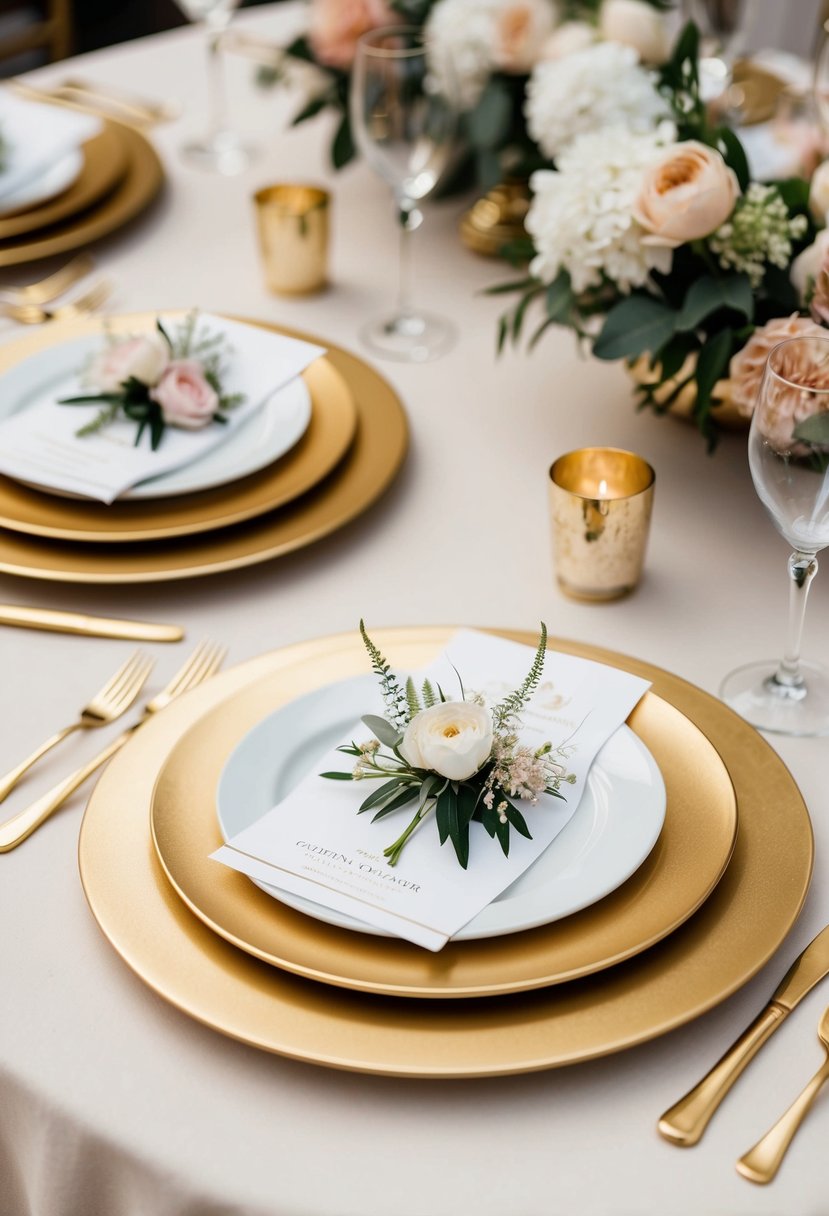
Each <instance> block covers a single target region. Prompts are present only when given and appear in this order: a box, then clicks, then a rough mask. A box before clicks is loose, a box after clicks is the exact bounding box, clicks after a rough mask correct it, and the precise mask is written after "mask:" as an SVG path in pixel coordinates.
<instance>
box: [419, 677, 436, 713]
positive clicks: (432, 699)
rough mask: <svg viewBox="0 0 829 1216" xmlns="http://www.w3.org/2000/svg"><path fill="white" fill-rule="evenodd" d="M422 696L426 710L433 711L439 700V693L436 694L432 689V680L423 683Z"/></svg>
mask: <svg viewBox="0 0 829 1216" xmlns="http://www.w3.org/2000/svg"><path fill="white" fill-rule="evenodd" d="M421 695H422V697H423V705H424V707H425V708H426V709H431V708H432V706H433V705H435V704H436V703H437V699H438V698H437V693H436V692H435V690H434V688H433V687H432V683H431V680H424V681H423V688H422V690H421Z"/></svg>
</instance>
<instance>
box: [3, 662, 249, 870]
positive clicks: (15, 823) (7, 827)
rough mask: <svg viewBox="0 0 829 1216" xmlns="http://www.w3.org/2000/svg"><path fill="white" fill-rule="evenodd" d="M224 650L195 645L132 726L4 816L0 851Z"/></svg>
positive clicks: (207, 672)
mask: <svg viewBox="0 0 829 1216" xmlns="http://www.w3.org/2000/svg"><path fill="white" fill-rule="evenodd" d="M226 653H227V651H226V650H224V649H223V648H222V647H220V646H216V645H214V644H213V643H210V642H202V643H201V644H200V645H199V646H197V647H196V649H195V651H194V652H193V654H191V656H190V658H189V659H188V660H187V662H186V663H185V664H184V666H183V667H182V668H181V669H180V670H179V671H177V672H176V674H175V675H174V676H173V678H172V680H170V682H169V684H167V686H166V687H165V688H163V689H162V690H161V692H159V693H157V694H156V695H155V696H154V697H153V698H152V700H150V701H148V702H147V703H146V705H145V706H144V709H143V711H142V714H141V717H140V718H139V719H138V721H137V722H133V724H132V726H129V727H127V729H126V730H125V731H123V732H122V733H121V734H120V735H119V736H118V738H117V739H113V741H112V742H111V743H109V744H107V746H106V747H105V748H104V749H103V751H101V752H99V753H98V755H97V756H94V757H93V758H92V759H91V760H90V761H88V762H87V763H86V764H84V765H83V766H82V767H81V768H79V769H77V770H76V771H75V772H74V773H71V774H70V776H68V777H66V778H65V779H64V780H63V781H61V782H59V783H58V785H56V786H54V788H53V789H51V790H49V791H48V793H46V794H44V795H43V797H42V798H38V799H37V800H36V801H35V802H33V803H31V805H30V806H27V807H26V808H25V810H22V811H21V812H20V813H19V814H18V815H15V816H14V818H13V819H8V820H7V821H6V822H5V823H2V824H0V853H8V852H9V851H10V850H11V849H14V848H16V847H17V845H19V844H21V843H22V842H23V841H24V840H25V839H26V837H27V836H31V834H32V832H33V831H34V830H35V828H38V827H40V825H41V823H43V821H44V820H45V819H48V818H49V816H50V815H51V814H53V813H54V812H55V811H56V810H57V809H58V807H60V806H63V804H64V802H65V801H66V800H67V798H68V797H69V796H70V794H73V793H74V792H75V790H76V789H78V787H79V786H81V785H83V783H84V781H86V779H87V778H88V777H91V776H92V774H93V773H94V772H95V771H96V770H97V769H99V768H100V767H101V765H102V764H106V762H107V760H109V759H110V757H111V756H114V755H115V753H116V752H117V751H118V750H119V748H122V747H123V746H124V744H125V743H126V742H127V740H128V739H129V738H131V737H132V734H133V732H134V731H136V730H137V729H138V728H139V726H141V725H143V723H144V722H146V721H147V719H148V718H150V717H152V715H153V714H155V713H158V711H159V710H161V709H166V708H167V706H168V705H169V704H170V702H171V701H173V700H175V698H176V697H180V696H181V694H182V693H185V692H189V691H190V689H191V688H195V687H196V686H197V685H198V684H203V683H204V681H205V680H207V679H209V678H210V676H212V675H214V674H215V673H216V672H217V671H218V670H219V668H220V667H221V665H222V663H223V662H224V658H225V655H226Z"/></svg>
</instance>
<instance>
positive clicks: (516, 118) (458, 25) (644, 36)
mask: <svg viewBox="0 0 829 1216" xmlns="http://www.w3.org/2000/svg"><path fill="white" fill-rule="evenodd" d="M670 4H671V0H561V2H560V0H310V2H309V4H308V6H307V14H308V16H307V28H306V31H305V32H304V33H303V34H301V35H300V36H299V37H298V38H296V39H295V40H294V41H293V42H292V43H291V44H290V45H289V46H287V47H286V48H285V50H284V53H283V55H282V59H281V63H280V65H279V66H278V67H275V68H269V69H265V70H263V71H262V72H260V81H261V82H262V83H263V84H266V83H267V84H274V83H279V82H284V83H286V84H288V85H292V86H293V87H294V88H296V89H298V90H300V91H301V92H303V93H304V94H305V103H304V104H303V106H302V108H301V109H300V110H299V112H298V113H297V115H296V117H295V118H294V125H297V124H298V123H301V122H305V121H306V120H307V119H309V118H313V117H315V116H316V115H317V114H319V113H320V111H322V110H325V109H329V108H331V109H334V110H335V111H337V112H338V114H339V125H338V127H337V131H336V134H335V136H334V141H333V144H332V147H331V159H332V162H333V164H334V167H335V168H338V169H339V168H341V167H342V166H343V165H346V164H347V163H348V162H349V161H350V160H351V159H352V158H353V157H354V155H355V154H356V149H355V145H354V140H353V138H352V132H351V126H350V121H349V114H348V91H349V84H350V78H351V68H352V65H353V62H354V55H355V52H356V47H357V42H358V40H359V38H360V37H361V36H362V35H363V34H366V33H369V32H370V31H371V30H373V29H377V28H379V27H381V26H385V25H401V24H405V25H414V26H419V27H422V28H423V36H424V40H425V41H426V43H427V45H428V47H429V48H430V52H431V58H432V67H433V70H434V72H435V76H436V78H437V79H438V80H440V81H441V82H442V85H443V91H444V92H445V93H446V95H447V96H456V97H457V99H458V105H459V108H460V110H461V111H462V120H461V142H462V144H463V146H464V149H465V155H464V156H463V157H462V158H461V161H460V162H459V164H458V167H457V169H456V171H455V175H454V176H455V178H456V180H457V182H458V184H461V185H467V184H469V181H470V179H471V180H473V181H474V182H476V183H477V185H478V186H479V187H480V188H481V189H483V190H487V189H489V188H490V187H492V186H494V185H496V184H497V183H498V182H499V181H500V180H502V178H503V176H504V175H505V174H509V175H510V176H512V177H519V178H520V177H525V176H527V175H528V174H529V173H530V172H531V171H532V170H533V169H534V168H536V167H538V166H539V165H540V164H543V163H544V161H545V159H546V157H545V156H544V155H542V154H540V153H539V150H538V147H537V136H536V134H535V131H534V127H535V126H536V125H537V124H536V122H535V118H534V116H533V113H532V105H533V103H532V94H533V91H535V90H536V85H535V84H534V83H533V78H534V77H535V75H536V71H537V72H538V75H539V76H540V77H542V78H543V77H544V76H545V68H549V67H550V65H551V64H553V63H556V62H558V61H560V60H562V59H564V58H565V57H566V56H568V55H570V54H571V53H572V52H574V51H578V50H581V49H583V48H584V47H586V46H589V45H592V44H593V43H595V42H597V41H599V40H609V41H611V42H613V43H620V44H626V45H628V46H629V47H632V48H633V49H634V52H635V53H636V54H637V55H638V56H640V57H641V58H642V59H643V60H644V61H645V62H648V63H660V62H662V61H663V60H664V59H665V58H666V57H667V54H668V51H669V38H668V34H667V27H666V22H665V17H664V10H665V9H667V8H669V7H670ZM530 73H532V74H533V76H532V77H531V76H530ZM546 74H547V75H549V74H550V73H549V72H547V73H546ZM528 78H529V79H530V83H529V86H528ZM528 88H529V97H528ZM542 91H543V90H542ZM542 104H543V103H542Z"/></svg>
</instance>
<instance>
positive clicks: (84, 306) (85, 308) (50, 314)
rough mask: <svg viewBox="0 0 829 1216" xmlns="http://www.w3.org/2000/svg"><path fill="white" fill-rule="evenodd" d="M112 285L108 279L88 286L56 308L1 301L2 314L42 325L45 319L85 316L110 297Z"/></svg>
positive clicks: (61, 319)
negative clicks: (66, 302) (72, 298)
mask: <svg viewBox="0 0 829 1216" xmlns="http://www.w3.org/2000/svg"><path fill="white" fill-rule="evenodd" d="M111 291H112V285H111V284H110V283H108V282H107V280H106V279H101V281H100V282H98V283H93V285H92V286H91V287H90V288H88V289H87V290H86V291H85V292H83V293H82V294H81V295H79V296H76V297H75V299H74V300H71V301H70V302H69V303H68V304H58V305H56V306H55V307H54V308H43V307H41V305H39V304H6V303H5V302H1V303H0V315H2V316H4V317H8V318H9V319H10V320H11V321H19V322H20V324H21V325H42V324H43V323H44V322H45V321H69V320H71V319H72V317H85V316H87V315H88V314H89V313H91V312H94V311H95V309H96V308H98V307H99V306H100V305H101V304H103V303H104V301H105V300H106V299H107V298H108V297H109V295H110V293H111Z"/></svg>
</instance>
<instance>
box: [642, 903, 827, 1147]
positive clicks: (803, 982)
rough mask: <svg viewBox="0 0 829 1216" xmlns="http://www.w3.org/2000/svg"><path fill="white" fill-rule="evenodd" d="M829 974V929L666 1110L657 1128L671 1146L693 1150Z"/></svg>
mask: <svg viewBox="0 0 829 1216" xmlns="http://www.w3.org/2000/svg"><path fill="white" fill-rule="evenodd" d="M827 975H829V925H827V926H826V928H825V929H822V930H821V932H820V933H818V935H817V937H816V938H815V939H814V941H812V942H810V943H809V945H808V946H807V947H806V949H805V950H804V951H803V953H802V954H801V955H800V956H799V957H798V958H797V959H795V961H794V963H793V964H792V966H791V967H790V968H789V970H788V971H787V972H786V974H785V976H784V977H783V979H782V980H781V982H780V984H779V985H778V987H777V989H776V990H775V992H774V994H773V996H772V998H771V1000H770V1001H769V1003H768V1004H767V1005H766V1007H765V1009H764V1010H763V1011H762V1013H760V1014H759V1015H758V1017H756V1018H755V1019H754V1021H753V1022H752V1023H751V1025H750V1026H749V1027H748V1029H747V1030H745V1031H744V1032H743V1034H742V1035H740V1037H739V1039H737V1041H736V1043H734V1045H733V1046H732V1047H730V1048H729V1049H728V1051H727V1052H726V1053H725V1055H724V1056H723V1057H722V1059H721V1060H719V1061H718V1062H717V1063H716V1064H715V1065H714V1067H713V1068H712V1069H711V1071H710V1072H709V1073H708V1074H707V1075H706V1076H704V1077H703V1079H702V1080H701V1081H700V1083H699V1085H695V1086H694V1088H693V1089H692V1090H689V1092H688V1093H687V1094H686V1095H685V1097H684V1098H680V1100H679V1102H677V1103H676V1105H675V1106H672V1107H671V1109H670V1110H666V1111H665V1114H664V1115H663V1116H662V1118H661V1119H660V1120H659V1123H658V1124H657V1127H658V1129H659V1133H660V1135H662V1136H664V1137H665V1139H666V1140H670V1142H671V1144H678V1145H681V1146H682V1147H684V1148H690V1146H691V1145H692V1144H696V1143H697V1141H698V1140H700V1138H701V1137H702V1133H703V1132H704V1131H705V1129H706V1127H707V1126H708V1124H709V1122H710V1120H711V1117H712V1115H713V1114H714V1112H715V1111H716V1110H717V1108H718V1106H719V1105H720V1103H721V1102H722V1100H723V1098H724V1097H725V1095H726V1094H727V1093H728V1091H729V1090H730V1089H731V1086H732V1085H733V1084H734V1082H735V1081H736V1080H737V1078H738V1077H739V1076H740V1075H741V1073H742V1071H743V1069H744V1068H745V1067H746V1065H747V1064H748V1063H749V1062H750V1061H751V1060H753V1059H754V1057H755V1055H756V1054H757V1052H758V1051H759V1050H760V1048H761V1047H762V1046H763V1044H764V1043H765V1041H766V1039H768V1038H769V1037H770V1036H771V1035H772V1034H773V1033H774V1031H775V1030H776V1029H777V1028H778V1026H780V1025H781V1024H782V1023H783V1022H784V1021H785V1019H786V1018H787V1017H788V1016H789V1014H790V1013H791V1011H792V1010H793V1009H794V1008H795V1006H796V1005H798V1004H799V1002H800V1001H802V1000H803V998H804V996H806V994H807V993H809V992H811V991H812V989H813V988H814V987H815V985H816V984H819V983H820V981H821V980H822V979H824V978H825V977H826V976H827Z"/></svg>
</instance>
